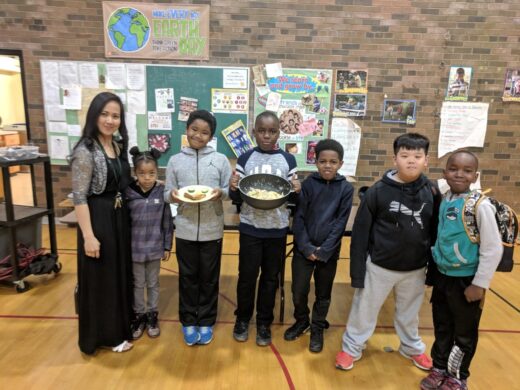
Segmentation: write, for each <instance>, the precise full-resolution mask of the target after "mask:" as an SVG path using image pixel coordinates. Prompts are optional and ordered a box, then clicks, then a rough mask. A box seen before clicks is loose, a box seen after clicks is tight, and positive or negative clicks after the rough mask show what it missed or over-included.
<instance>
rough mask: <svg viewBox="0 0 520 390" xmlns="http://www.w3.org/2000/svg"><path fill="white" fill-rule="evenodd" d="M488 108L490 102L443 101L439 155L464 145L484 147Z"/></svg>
mask: <svg viewBox="0 0 520 390" xmlns="http://www.w3.org/2000/svg"><path fill="white" fill-rule="evenodd" d="M488 108H489V104H488V103H453V102H445V103H443V104H442V109H441V126H440V133H439V157H442V156H444V155H445V154H447V153H449V152H452V151H454V150H457V149H460V148H464V147H483V146H484V140H485V138H486V129H487V118H488Z"/></svg>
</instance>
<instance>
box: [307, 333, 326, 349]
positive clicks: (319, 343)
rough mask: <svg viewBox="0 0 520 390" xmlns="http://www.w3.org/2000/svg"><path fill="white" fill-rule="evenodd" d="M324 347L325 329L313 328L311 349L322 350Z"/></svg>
mask: <svg viewBox="0 0 520 390" xmlns="http://www.w3.org/2000/svg"><path fill="white" fill-rule="evenodd" d="M322 349H323V329H321V328H316V327H312V328H311V341H310V342H309V351H311V352H321V350H322Z"/></svg>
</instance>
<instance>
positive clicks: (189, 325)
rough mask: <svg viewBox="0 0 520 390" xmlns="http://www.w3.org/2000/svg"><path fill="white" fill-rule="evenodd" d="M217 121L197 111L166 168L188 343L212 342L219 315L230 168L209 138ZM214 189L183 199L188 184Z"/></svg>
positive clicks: (181, 309)
mask: <svg viewBox="0 0 520 390" xmlns="http://www.w3.org/2000/svg"><path fill="white" fill-rule="evenodd" d="M216 127H217V121H216V119H215V117H214V116H213V114H211V113H210V112H208V111H206V110H198V111H194V112H192V113H191V114H190V116H189V118H188V121H187V123H186V135H187V138H188V144H189V147H187V148H183V149H182V150H181V151H180V153H177V154H176V155H174V156H172V157H171V158H170V161H169V162H168V166H167V168H166V189H165V191H164V200H165V201H166V202H169V203H178V204H179V208H178V210H177V217H176V221H175V225H176V238H175V245H176V249H177V260H178V262H179V317H180V321H181V323H182V331H183V334H184V341H185V342H186V344H188V345H194V344H209V343H210V342H211V340H213V326H214V325H215V322H216V319H217V303H218V283H219V276H220V258H221V254H222V237H223V235H224V210H223V206H222V199H224V198H226V197H227V196H228V188H229V179H230V177H231V167H230V165H229V161H228V159H227V157H226V156H224V155H223V154H221V153H217V152H216V151H215V150H214V149H213V148H212V147H211V146H208V145H207V144H208V142H209V141H210V140H211V138H212V137H213V135H214V134H215V130H216ZM194 185H204V186H207V187H210V188H212V191H211V193H210V195H209V196H206V197H204V198H203V199H202V200H201V201H197V200H190V199H186V197H184V196H183V195H182V194H183V191H179V190H180V189H183V188H185V187H188V186H194Z"/></svg>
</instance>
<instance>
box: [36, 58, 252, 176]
mask: <svg viewBox="0 0 520 390" xmlns="http://www.w3.org/2000/svg"><path fill="white" fill-rule="evenodd" d="M40 65H41V76H42V88H43V97H44V107H45V127H46V132H47V142H48V147H49V154H50V157H51V162H52V164H58V165H66V164H67V156H69V155H70V153H71V151H72V149H73V147H74V145H75V144H76V142H77V141H78V140H79V138H80V136H81V132H82V129H83V126H84V124H85V117H86V113H87V110H88V107H89V105H90V102H91V101H92V99H93V98H94V96H96V95H97V94H98V93H100V92H103V91H109V92H112V93H115V94H117V95H118V96H119V97H120V98H121V100H122V101H123V104H124V106H125V120H126V125H127V129H128V134H129V145H130V147H131V146H134V145H138V146H139V148H140V149H147V148H149V147H151V146H153V147H155V148H157V149H159V150H161V152H163V155H162V156H161V158H160V160H159V166H161V167H164V166H166V164H167V162H168V160H169V158H170V157H171V156H172V155H173V154H175V153H178V152H179V151H180V149H181V147H182V146H183V145H185V144H186V140H185V133H186V121H187V119H188V116H189V113H190V112H191V111H194V110H196V109H207V110H209V111H212V112H214V115H215V117H216V119H217V131H216V133H215V138H214V139H213V141H212V142H211V144H212V146H214V147H215V149H217V150H218V151H219V152H221V153H223V154H225V155H226V156H227V157H229V158H234V157H236V153H235V152H234V151H233V149H232V148H231V146H230V143H229V141H228V140H226V138H224V136H223V135H222V130H224V129H226V128H228V127H229V126H230V125H231V124H241V123H243V125H244V126H245V127H247V124H248V110H249V69H248V68H238V67H198V66H168V65H164V66H162V65H147V64H125V63H114V62H110V63H92V62H76V61H47V60H42V61H41V62H40ZM183 136H184V137H183Z"/></svg>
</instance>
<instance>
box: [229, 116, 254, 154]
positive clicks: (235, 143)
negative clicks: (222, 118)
mask: <svg viewBox="0 0 520 390" xmlns="http://www.w3.org/2000/svg"><path fill="white" fill-rule="evenodd" d="M222 135H223V136H224V139H225V140H226V141H227V143H228V144H229V146H230V147H231V149H232V150H233V152H234V153H235V155H236V156H237V157H239V156H241V155H242V154H244V153H245V152H247V151H248V150H250V149H253V148H254V144H253V141H252V140H251V137H249V134H248V132H247V130H246V128H245V127H244V123H242V121H241V120H238V121H236V122H235V123H233V124H232V125H231V126H229V127H227V128H225V129H224V130H222Z"/></svg>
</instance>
